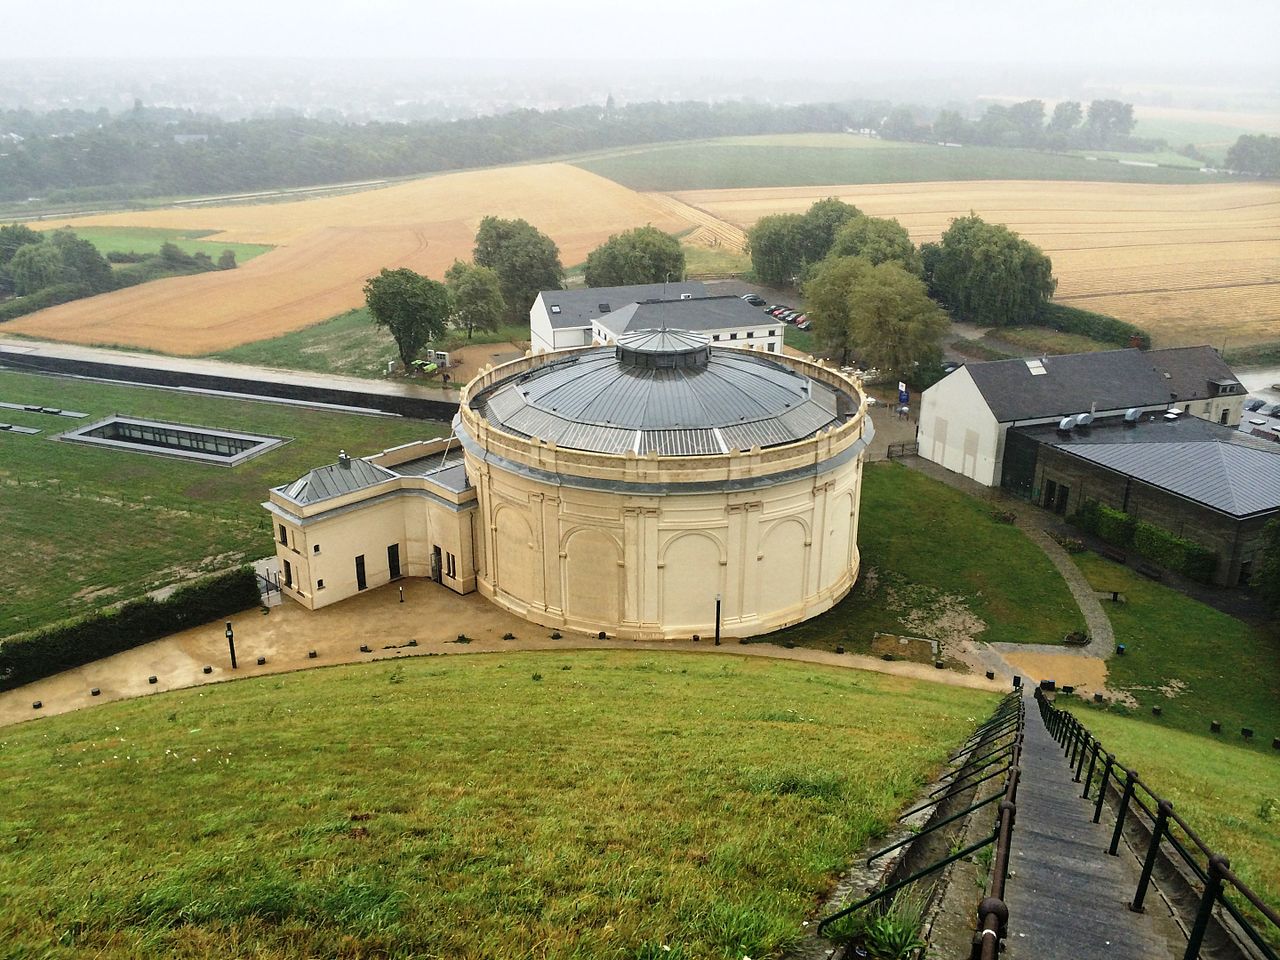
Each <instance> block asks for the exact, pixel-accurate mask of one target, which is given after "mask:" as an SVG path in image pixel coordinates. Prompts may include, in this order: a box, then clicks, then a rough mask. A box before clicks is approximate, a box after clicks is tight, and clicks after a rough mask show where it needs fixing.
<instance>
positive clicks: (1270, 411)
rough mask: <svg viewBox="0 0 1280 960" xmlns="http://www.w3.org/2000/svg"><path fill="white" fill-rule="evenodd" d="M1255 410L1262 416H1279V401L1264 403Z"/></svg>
mask: <svg viewBox="0 0 1280 960" xmlns="http://www.w3.org/2000/svg"><path fill="white" fill-rule="evenodd" d="M1257 412H1258V413H1260V414H1262V415H1263V416H1264V417H1280V403H1264V404H1263V405H1262V406H1260V407H1259V408H1258V410H1257Z"/></svg>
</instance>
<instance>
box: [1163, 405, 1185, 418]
mask: <svg viewBox="0 0 1280 960" xmlns="http://www.w3.org/2000/svg"><path fill="white" fill-rule="evenodd" d="M1180 416H1182V411H1181V410H1179V409H1178V408H1177V407H1170V408H1169V409H1168V410H1166V411H1165V412H1164V418H1165V419H1166V420H1177V419H1178V417H1180Z"/></svg>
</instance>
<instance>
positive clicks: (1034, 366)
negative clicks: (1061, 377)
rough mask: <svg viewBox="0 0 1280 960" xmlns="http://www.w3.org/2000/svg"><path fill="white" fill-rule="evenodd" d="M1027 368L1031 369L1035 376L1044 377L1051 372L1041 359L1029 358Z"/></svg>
mask: <svg viewBox="0 0 1280 960" xmlns="http://www.w3.org/2000/svg"><path fill="white" fill-rule="evenodd" d="M1027 369H1028V370H1030V371H1031V375H1032V376H1033V377H1043V376H1044V375H1045V374H1046V373H1048V372H1049V371H1048V370H1046V369H1045V368H1044V362H1043V361H1041V360H1028V361H1027Z"/></svg>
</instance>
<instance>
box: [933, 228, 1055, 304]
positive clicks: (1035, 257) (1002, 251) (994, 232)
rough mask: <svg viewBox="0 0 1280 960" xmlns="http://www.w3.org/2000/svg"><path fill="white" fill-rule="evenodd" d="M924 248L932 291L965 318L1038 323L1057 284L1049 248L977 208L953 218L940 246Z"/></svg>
mask: <svg viewBox="0 0 1280 960" xmlns="http://www.w3.org/2000/svg"><path fill="white" fill-rule="evenodd" d="M925 253H926V256H925V258H924V259H925V260H926V261H927V262H928V264H929V266H930V267H931V269H929V270H928V271H927V275H928V280H929V284H930V290H931V292H932V293H933V294H934V296H936V297H937V298H938V299H939V300H941V301H942V303H943V304H944V305H946V306H947V307H948V308H950V310H951V311H952V313H953V314H955V316H956V317H957V318H959V319H961V320H968V321H971V322H973V323H980V324H987V325H990V326H1017V325H1020V324H1027V323H1034V322H1035V321H1036V320H1037V319H1038V318H1039V317H1040V315H1041V312H1042V311H1043V309H1044V306H1045V304H1047V303H1048V302H1049V300H1050V298H1051V297H1052V296H1053V291H1054V288H1055V287H1056V286H1057V281H1056V280H1054V278H1053V263H1052V261H1050V259H1049V258H1048V257H1047V256H1046V255H1045V253H1044V251H1042V250H1041V249H1040V248H1039V247H1037V246H1035V245H1034V244H1032V243H1029V242H1028V241H1026V240H1023V239H1022V238H1021V237H1019V236H1018V235H1017V234H1016V233H1014V232H1013V231H1012V230H1010V229H1009V228H1008V227H1005V226H1003V225H1001V224H991V223H987V222H986V221H984V220H983V219H982V218H981V217H979V216H977V215H975V214H972V213H971V214H970V215H969V216H967V217H960V218H958V219H956V220H953V221H951V226H950V227H948V228H947V231H946V233H944V234H943V235H942V241H941V243H940V244H939V245H938V249H937V250H936V251H935V250H933V249H929V250H927V251H925Z"/></svg>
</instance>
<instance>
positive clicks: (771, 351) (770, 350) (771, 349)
mask: <svg viewBox="0 0 1280 960" xmlns="http://www.w3.org/2000/svg"><path fill="white" fill-rule="evenodd" d="M769 352H770V353H773V352H774V349H773V344H772V343H771V344H769Z"/></svg>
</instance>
